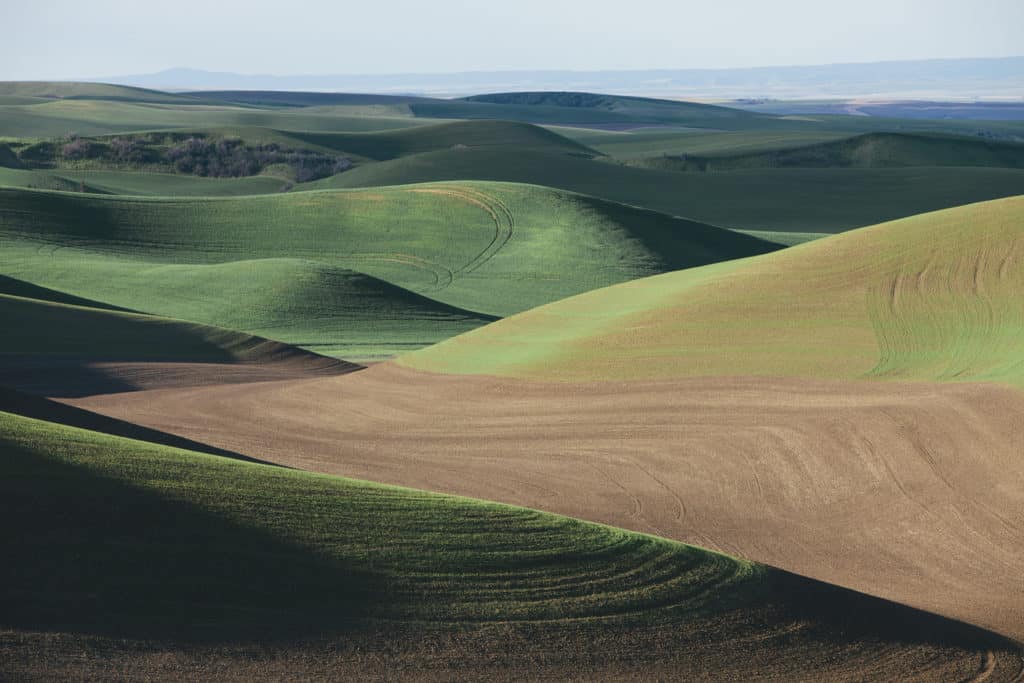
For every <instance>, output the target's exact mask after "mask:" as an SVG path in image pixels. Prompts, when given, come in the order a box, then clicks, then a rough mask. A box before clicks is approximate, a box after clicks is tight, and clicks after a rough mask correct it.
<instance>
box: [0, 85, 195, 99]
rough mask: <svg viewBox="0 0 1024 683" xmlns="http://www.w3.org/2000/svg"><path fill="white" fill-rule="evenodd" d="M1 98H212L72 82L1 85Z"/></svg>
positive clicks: (121, 86)
mask: <svg viewBox="0 0 1024 683" xmlns="http://www.w3.org/2000/svg"><path fill="white" fill-rule="evenodd" d="M0 96H3V97H30V98H46V99H91V100H115V101H118V100H119V101H124V102H150V103H156V104H198V103H200V102H202V101H204V100H208V99H209V98H207V97H203V96H201V95H196V96H192V95H176V94H173V93H167V92H162V91H160V90H149V89H147V88H134V87H131V86H127V85H111V84H109V83H78V82H71V81H0Z"/></svg>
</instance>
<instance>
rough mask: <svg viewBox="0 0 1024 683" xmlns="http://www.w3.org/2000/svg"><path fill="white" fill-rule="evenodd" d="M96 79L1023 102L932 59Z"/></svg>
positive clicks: (243, 86)
mask: <svg viewBox="0 0 1024 683" xmlns="http://www.w3.org/2000/svg"><path fill="white" fill-rule="evenodd" d="M90 80H100V81H103V82H108V83H119V84H123V85H134V86H140V87H146V88H156V89H162V90H212V89H217V90H306V91H325V92H343V91H344V92H365V93H394V94H421V95H433V96H459V95H468V94H473V93H481V92H499V91H516V90H584V91H600V92H607V93H619V94H634V95H652V96H662V97H673V96H675V97H684V96H685V97H690V98H695V97H704V98H716V99H735V98H753V99H759V98H807V97H823V98H854V97H874V98H886V97H891V98H915V99H950V98H954V99H977V98H1009V99H1017V100H1020V99H1021V98H1022V97H1024V57H1005V58H977V59H931V60H916V61H893V62H873V63H864V64H827V65H821V66H766V67H756V68H743V69H652V70H644V71H473V72H464V73H435V74H375V75H369V74H366V75H355V74H353V75H346V74H334V75H293V76H280V75H266V74H259V75H257V74H238V73H228V72H214V71H202V70H197V69H185V68H175V69H167V70H165V71H160V72H158V73H151V74H137V75H129V76H114V77H107V78H101V79H90Z"/></svg>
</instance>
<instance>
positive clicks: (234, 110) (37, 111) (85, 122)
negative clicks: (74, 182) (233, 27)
mask: <svg viewBox="0 0 1024 683" xmlns="http://www.w3.org/2000/svg"><path fill="white" fill-rule="evenodd" d="M425 123H430V122H429V121H426V120H417V119H415V118H412V117H400V116H394V117H368V116H357V115H345V114H344V113H339V114H334V113H316V112H309V113H303V112H302V111H301V110H291V109H288V110H281V109H277V108H275V109H259V108H253V107H245V106H239V105H229V104H224V105H216V104H210V105H201V106H197V105H194V104H180V103H179V104H153V103H146V102H132V101H122V100H92V99H58V100H47V101H44V102H40V103H38V104H31V105H6V106H0V137H18V138H53V137H59V136H62V135H67V134H68V133H72V132H73V133H78V134H79V135H109V134H114V133H126V132H138V131H150V130H168V129H184V130H204V129H208V128H230V127H257V128H272V129H279V130H301V131H322V132H339V131H371V130H389V129H396V128H408V127H412V126H418V125H423V124H425Z"/></svg>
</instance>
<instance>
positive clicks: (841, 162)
mask: <svg viewBox="0 0 1024 683" xmlns="http://www.w3.org/2000/svg"><path fill="white" fill-rule="evenodd" d="M639 163H641V164H642V165H643V166H645V167H648V168H664V169H667V170H683V171H688V170H698V171H705V170H706V171H731V170H736V169H748V168H750V169H752V168H894V167H906V166H985V167H990V168H1024V144H1021V143H1015V142H1003V141H996V140H985V139H980V138H976V137H973V138H972V137H965V136H954V135H937V134H920V133H913V134H909V133H868V134H865V135H858V136H855V137H851V138H846V139H843V140H833V141H829V142H818V143H815V144H811V145H802V146H791V147H788V148H785V149H776V150H770V151H753V152H737V151H731V150H730V151H725V152H724V153H723V152H720V153H717V154H715V155H711V156H709V155H705V154H701V153H699V152H698V153H697V154H696V155H693V154H691V153H688V154H687V157H686V158H685V159H680V158H671V157H669V158H665V157H661V158H649V159H645V160H643V161H641V162H639Z"/></svg>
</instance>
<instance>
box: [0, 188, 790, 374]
mask: <svg viewBox="0 0 1024 683" xmlns="http://www.w3.org/2000/svg"><path fill="white" fill-rule="evenodd" d="M0 244H2V245H3V249H4V253H5V259H4V263H3V266H2V271H3V272H2V273H0V274H4V275H8V276H10V277H14V278H18V279H20V280H24V281H27V282H30V283H33V284H36V285H39V286H43V287H49V288H51V289H55V290H58V291H62V292H67V293H69V294H72V295H76V296H81V297H84V298H88V299H94V300H98V301H104V302H107V303H110V304H113V305H117V306H122V307H125V308H131V309H133V310H141V311H146V312H152V313H158V314H161V315H170V316H174V317H179V318H185V319H189V320H195V321H197V322H206V323H210V324H217V325H222V326H229V327H238V328H240V329H243V330H245V331H247V332H253V333H256V332H257V331H259V333H265V334H268V335H271V336H272V337H273V338H275V339H279V340H282V341H287V342H289V343H296V344H302V345H310V346H312V347H314V348H316V349H317V350H330V351H331V352H332V353H337V354H338V355H341V356H343V357H344V356H345V354H346V352H348V356H349V357H351V356H353V355H355V356H358V357H362V358H366V357H368V356H376V355H380V354H384V353H395V352H397V351H401V350H406V349H408V348H410V347H411V346H413V345H417V344H418V345H423V344H427V343H431V342H433V341H436V340H438V339H441V338H444V337H447V336H451V335H453V334H457V333H459V332H462V331H465V330H466V329H468V328H469V327H473V326H476V325H479V324H482V323H483V322H486V321H488V320H489V319H490V318H488V317H487V316H503V315H508V314H510V313H515V312H518V311H521V310H525V309H527V308H530V307H532V306H536V305H540V304H543V303H547V302H549V301H553V300H555V299H559V298H563V297H565V296H569V295H572V294H576V293H579V292H582V291H586V290H588V289H592V288H595V287H601V286H605V285H608V284H612V283H615V282H622V281H625V280H630V279H633V278H636V277H642V276H644V275H649V274H654V273H659V272H665V271H668V270H676V269H679V268H684V267H689V266H694V265H701V264H706V263H709V262H716V261H721V260H724V259H729V258H735V257H739V256H746V255H751V254H756V253H763V252H765V251H769V250H772V249H774V248H776V246H775V245H773V244H772V243H769V242H764V241H761V240H758V239H755V238H752V237H749V236H746V235H739V234H736V233H733V232H731V231H728V230H721V229H718V228H713V227H709V226H706V225H701V224H698V223H692V222H689V221H684V220H679V219H672V218H669V217H667V216H663V215H661V214H656V213H653V212H648V211H642V210H638V209H631V208H628V207H624V206H621V205H616V204H609V203H607V202H602V201H599V200H595V199H592V198H588V197H583V196H579V195H573V194H569V193H564V192H559V191H555V190H550V189H547V188H540V187H533V186H521V185H504V184H487V183H459V184H442V185H428V186H412V187H399V188H377V189H373V190H367V191H347V192H337V191H333V192H307V193H295V194H288V195H276V196H263V197H247V198H244V199H237V200H236V199H189V200H184V199H181V200H169V199H139V198H135V199H125V198H111V197H96V196H88V195H78V194H62V193H50V192H36V191H25V190H0ZM41 247H42V248H41ZM350 271H358V272H357V273H353V272H350ZM358 273H365V274H367V275H370V276H373V277H374V278H378V280H383V281H384V282H380V281H378V280H373V279H372V278H369V277H364V276H362V275H359V274H358ZM387 283H390V284H387ZM399 288H401V289H399ZM403 290H408V291H403ZM168 292H174V293H175V296H168ZM413 292H416V293H418V294H420V295H422V296H417V295H416V294H413ZM424 297H429V299H426V298H424ZM453 307H454V308H453ZM455 309H463V310H455ZM381 311H385V312H386V315H382V314H381ZM468 311H477V312H479V313H481V314H483V315H476V314H471V313H469V312H468ZM392 314H394V315H393V317H392ZM389 330H390V331H389ZM374 344H376V346H374Z"/></svg>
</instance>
